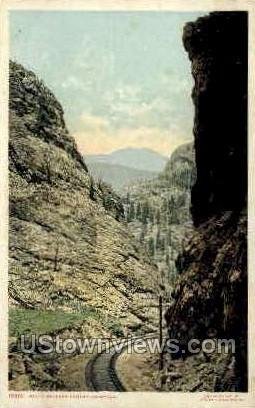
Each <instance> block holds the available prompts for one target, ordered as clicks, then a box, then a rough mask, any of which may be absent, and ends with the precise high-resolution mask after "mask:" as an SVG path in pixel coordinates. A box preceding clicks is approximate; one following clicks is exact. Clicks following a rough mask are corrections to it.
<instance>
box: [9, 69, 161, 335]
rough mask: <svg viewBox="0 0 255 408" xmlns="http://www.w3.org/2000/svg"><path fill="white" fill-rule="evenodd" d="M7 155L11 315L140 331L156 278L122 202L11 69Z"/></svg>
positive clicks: (56, 111) (29, 84)
mask: <svg viewBox="0 0 255 408" xmlns="http://www.w3.org/2000/svg"><path fill="white" fill-rule="evenodd" d="M9 149H10V150H9V166H10V236H9V240H10V246H9V248H10V264H9V266H10V268H9V273H10V303H11V305H13V304H14V305H16V306H18V307H20V306H21V307H24V308H30V309H50V310H56V309H60V310H64V311H69V312H72V311H73V312H75V311H77V310H78V311H81V312H82V311H83V310H86V309H87V308H88V307H90V308H95V310H98V311H99V312H100V313H101V314H102V316H103V317H104V318H103V319H102V322H103V323H102V324H105V325H107V321H108V320H109V319H113V318H114V319H115V321H116V322H117V321H118V322H119V324H120V326H121V327H124V326H129V327H130V328H131V327H132V325H137V324H141V322H142V321H146V318H145V317H144V309H142V308H141V307H140V306H141V302H143V298H144V296H145V295H146V294H147V293H149V294H150V295H151V294H153V293H155V290H156V288H157V284H156V281H157V271H156V269H154V268H153V267H152V266H151V265H150V263H149V261H148V258H146V256H145V255H144V254H143V253H141V252H139V249H138V248H137V247H136V245H135V244H134V243H133V241H132V237H131V236H129V235H128V233H127V228H126V225H125V223H124V221H122V218H123V208H122V205H121V203H120V200H119V198H118V197H117V196H116V195H115V194H114V193H113V192H112V191H111V190H110V189H109V188H107V187H104V186H99V185H97V184H96V183H95V182H93V179H92V178H91V176H90V175H89V173H88V171H87V167H86V164H85V163H84V161H83V159H82V157H81V155H80V154H79V152H78V151H77V148H76V145H75V142H74V139H73V138H72V137H71V136H70V134H69V133H68V130H67V129H66V126H65V122H64V118H63V110H62V107H61V106H60V104H59V102H58V101H57V100H56V98H55V97H54V95H53V94H52V93H51V92H50V91H49V89H47V87H46V86H45V85H44V84H43V83H42V82H41V81H39V80H38V79H37V77H36V76H35V75H34V74H33V73H32V72H28V71H27V70H25V69H24V68H23V67H22V66H21V65H18V64H16V63H12V62H11V63H10V144H9ZM118 319H119V320H118Z"/></svg>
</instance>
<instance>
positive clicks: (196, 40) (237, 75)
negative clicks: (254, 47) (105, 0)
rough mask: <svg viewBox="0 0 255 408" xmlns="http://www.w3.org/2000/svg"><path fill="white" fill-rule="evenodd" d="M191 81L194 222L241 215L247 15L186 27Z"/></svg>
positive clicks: (244, 187) (244, 190)
mask: <svg viewBox="0 0 255 408" xmlns="http://www.w3.org/2000/svg"><path fill="white" fill-rule="evenodd" d="M183 42H184V46H185V48H186V50H187V52H188V54H189V58H190V59H191V61H192V74H193V77H194V80H195V86H194V89H193V95H192V96H193V101H194V105H195V123H194V136H195V150H196V164H197V182H196V184H195V186H194V188H193V192H192V212H193V218H194V221H195V222H197V223H200V222H201V221H203V220H204V219H205V220H206V219H208V217H209V216H210V215H214V214H215V213H217V212H219V211H225V210H226V211H227V210H235V211H239V210H240V209H242V208H243V206H244V205H245V201H246V197H247V73H248V69H247V61H248V59H247V51H248V47H247V14H246V13H245V12H244V13H240V12H225V13H224V12H223V13H211V14H210V15H209V16H208V17H203V18H200V19H198V20H197V22H195V23H189V24H187V25H186V27H185V30H184V36H183Z"/></svg>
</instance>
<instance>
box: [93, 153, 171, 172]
mask: <svg viewBox="0 0 255 408" xmlns="http://www.w3.org/2000/svg"><path fill="white" fill-rule="evenodd" d="M86 160H87V161H90V162H94V163H95V162H100V163H102V162H103V163H107V164H114V165H121V166H127V167H130V168H133V169H136V170H143V171H150V172H157V173H159V172H160V171H162V170H163V168H164V166H165V164H166V162H167V160H168V159H167V157H165V156H163V155H161V154H160V153H157V152H155V151H154V150H151V149H149V148H146V147H142V148H136V147H125V148H122V149H119V150H115V151H113V152H111V153H108V154H101V155H88V156H86Z"/></svg>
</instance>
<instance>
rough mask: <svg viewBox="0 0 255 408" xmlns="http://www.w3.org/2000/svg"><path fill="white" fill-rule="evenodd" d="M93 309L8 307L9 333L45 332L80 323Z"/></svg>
mask: <svg viewBox="0 0 255 408" xmlns="http://www.w3.org/2000/svg"><path fill="white" fill-rule="evenodd" d="M93 314H94V311H93V310H90V309H88V310H87V311H84V313H67V312H63V311H53V310H35V309H34V310H31V309H30V310H29V309H9V333H10V336H13V337H18V336H20V335H21V334H28V333H33V334H37V335H39V334H46V333H52V332H54V331H58V330H61V329H64V328H65V327H69V326H73V325H74V324H77V323H81V322H82V321H84V320H85V319H86V318H88V317H89V316H91V315H93Z"/></svg>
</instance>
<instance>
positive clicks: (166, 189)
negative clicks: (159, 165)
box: [124, 144, 195, 286]
mask: <svg viewBox="0 0 255 408" xmlns="http://www.w3.org/2000/svg"><path fill="white" fill-rule="evenodd" d="M194 163H195V159H194V149H193V146H192V144H185V145H182V146H180V147H178V148H177V149H176V150H175V151H174V152H173V154H172V156H171V158H170V159H169V161H168V162H167V164H166V167H165V169H164V170H163V171H162V172H161V173H160V174H159V175H158V176H157V177H156V178H154V179H153V180H150V181H145V182H144V183H139V184H138V183H137V184H134V185H131V186H130V187H129V188H128V192H127V195H126V198H125V201H124V208H125V216H126V219H127V222H128V225H129V228H130V230H131V231H132V233H133V235H135V237H136V238H137V239H138V240H139V241H140V242H141V244H142V245H144V244H145V247H146V248H147V252H148V253H149V255H150V256H151V258H152V259H153V261H154V263H155V264H156V265H157V268H158V270H159V272H160V275H161V279H162V283H163V284H164V285H165V286H168V285H169V283H170V284H173V282H174V280H175V278H176V272H177V270H176V264H175V263H176V260H177V258H178V255H179V253H180V252H181V250H182V247H183V244H184V242H183V241H184V239H187V238H188V236H189V235H190V233H191V231H192V224H191V222H190V221H191V217H190V189H191V186H192V184H193V183H194V180H195V164H194Z"/></svg>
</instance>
